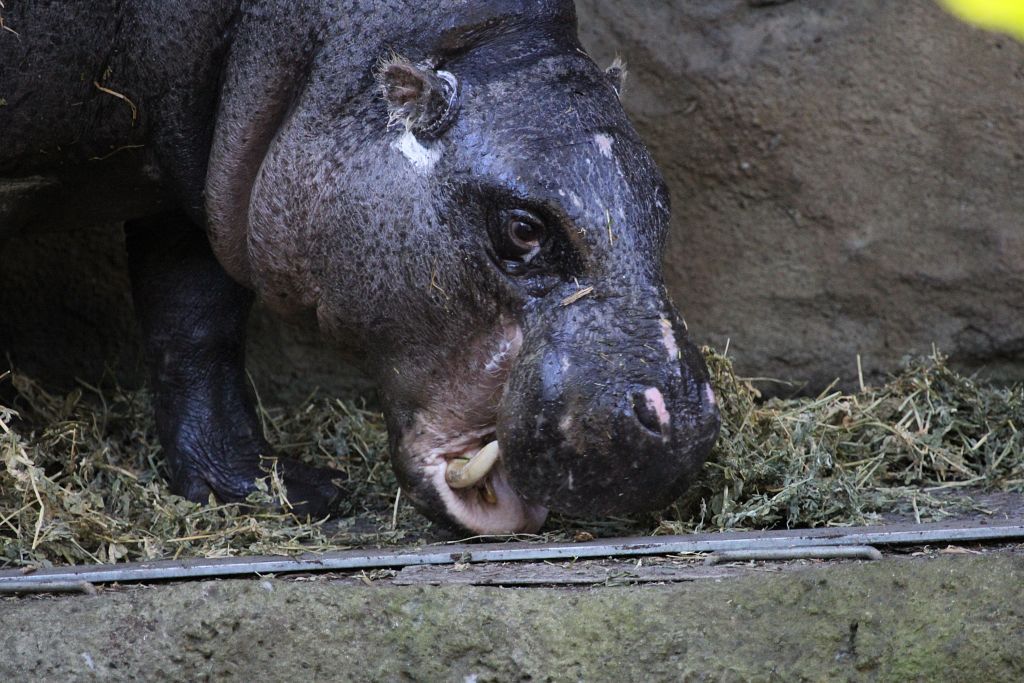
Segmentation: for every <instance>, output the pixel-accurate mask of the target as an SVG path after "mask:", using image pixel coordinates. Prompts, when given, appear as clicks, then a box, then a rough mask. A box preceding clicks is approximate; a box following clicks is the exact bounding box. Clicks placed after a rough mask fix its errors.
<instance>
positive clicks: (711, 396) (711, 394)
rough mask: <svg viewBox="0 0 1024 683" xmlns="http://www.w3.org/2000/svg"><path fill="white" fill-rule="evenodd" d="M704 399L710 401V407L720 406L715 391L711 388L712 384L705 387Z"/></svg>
mask: <svg viewBox="0 0 1024 683" xmlns="http://www.w3.org/2000/svg"><path fill="white" fill-rule="evenodd" d="M704 398H706V399H707V400H708V404H709V405H713V406H716V405H718V400H717V399H716V398H715V390H714V389H712V388H711V385H710V384H705V385H704Z"/></svg>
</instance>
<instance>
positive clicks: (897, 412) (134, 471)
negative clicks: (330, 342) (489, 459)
mask: <svg viewBox="0 0 1024 683" xmlns="http://www.w3.org/2000/svg"><path fill="white" fill-rule="evenodd" d="M707 358H708V363H709V366H710V368H711V372H712V375H713V378H714V384H715V386H716V388H717V391H718V396H719V400H720V403H721V407H722V412H723V418H724V420H723V427H722V436H721V439H720V440H719V444H718V446H717V447H716V448H715V451H714V454H713V456H712V458H711V461H710V462H709V463H708V465H707V466H706V467H705V469H704V472H703V474H702V476H701V479H700V481H699V482H698V483H697V485H695V486H694V487H693V489H692V490H691V491H690V492H689V493H687V495H686V496H685V497H684V498H683V499H681V500H680V501H678V502H677V503H676V504H675V505H673V506H672V507H671V508H670V509H669V510H667V511H665V512H663V513H661V514H660V515H641V516H638V517H636V518H633V519H619V518H613V519H604V520H577V519H572V518H569V517H565V516H555V517H553V518H552V520H551V521H550V522H549V524H548V527H547V528H548V529H549V531H548V532H547V533H546V534H544V535H543V536H542V537H541V538H544V539H545V540H555V539H564V538H585V537H588V536H589V535H613V534H616V535H617V534H654V533H680V532H687V531H694V530H709V529H751V528H766V527H778V526H790V527H797V526H822V525H848V524H857V523H866V522H872V521H877V520H878V519H879V518H880V516H881V515H883V514H885V513H894V512H899V513H904V514H912V515H913V516H914V517H915V518H917V519H920V520H929V519H936V518H941V517H942V516H943V515H945V514H948V511H949V510H950V509H951V508H952V507H953V506H954V505H962V499H960V500H951V499H950V498H949V497H948V496H943V495H941V494H942V492H943V490H945V489H953V488H959V487H971V489H972V490H974V489H989V490H1010V491H1024V435H1022V432H1021V428H1022V427H1024V386H1020V385H1018V386H1014V387H1006V388H1000V387H996V386H989V385H983V384H978V383H977V382H975V381H974V380H972V379H970V378H967V377H963V376H961V375H959V374H957V373H956V372H954V371H953V370H951V369H950V368H949V367H948V366H947V364H946V362H945V359H944V358H943V357H941V356H940V355H938V354H937V353H936V354H933V355H932V356H931V357H928V358H921V359H915V360H912V361H909V362H908V364H907V366H906V368H905V369H904V371H903V372H901V373H900V374H898V375H896V376H895V377H893V378H892V380H891V381H890V382H889V383H887V384H886V385H885V386H883V387H880V388H867V389H865V390H864V391H862V392H860V393H857V394H845V393H842V392H839V391H829V392H825V393H823V394H822V395H820V396H818V397H817V398H814V399H808V398H799V399H785V400H783V399H771V400H768V401H761V400H760V395H759V393H758V392H757V390H756V389H755V388H754V387H753V386H752V384H751V382H749V381H747V380H744V379H742V378H739V377H737V376H736V375H735V373H734V372H733V369H732V364H731V362H730V361H729V360H728V359H726V358H725V357H723V356H720V355H717V354H715V353H713V352H710V351H709V352H707ZM5 381H9V382H11V383H12V384H13V387H14V389H15V390H16V391H17V397H16V400H15V402H14V404H13V409H8V408H4V407H2V406H0V457H2V460H3V466H2V469H0V540H2V543H3V545H2V557H0V565H2V566H46V565H49V564H51V563H52V564H65V563H82V562H86V563H90V562H120V561H129V560H139V559H160V558H177V557H196V556H202V557H218V556H228V555H242V554H297V553H302V552H308V551H326V550H338V549H343V548H351V547H360V546H374V547H377V546H383V545H395V544H409V543H411V542H416V541H418V540H421V539H423V538H424V537H425V535H426V537H428V538H429V537H431V533H432V532H431V529H430V526H429V524H428V523H427V522H425V520H424V519H423V518H422V517H420V516H419V515H418V514H417V513H415V511H414V510H413V509H412V508H411V506H409V505H407V504H404V503H402V501H401V500H400V499H399V500H398V501H396V493H397V490H398V489H397V484H396V482H395V479H394V476H393V474H392V472H391V467H390V464H389V463H388V456H387V437H386V434H385V431H384V424H383V420H382V418H381V416H380V415H379V414H377V413H374V412H372V411H367V410H365V409H363V408H359V407H356V405H355V404H354V403H352V402H345V401H339V400H335V399H328V398H323V397H315V396H314V397H311V398H310V399H309V400H307V401H306V402H304V403H303V404H302V405H300V406H298V407H297V408H294V409H289V410H282V409H264V408H261V411H262V412H261V415H262V417H263V420H264V424H265V425H266V429H267V434H268V438H269V439H270V441H271V443H273V444H274V445H275V446H276V448H277V450H278V452H279V453H281V454H287V455H293V456H296V457H300V458H302V459H303V460H306V461H308V462H311V463H315V464H318V465H329V466H331V467H334V468H336V469H341V470H343V471H345V472H346V473H347V474H348V476H349V491H350V496H349V505H350V506H351V507H350V508H348V509H346V510H342V511H341V514H340V516H339V517H338V518H336V519H332V520H314V521H303V520H298V519H296V518H295V516H293V515H291V514H289V513H288V512H287V510H288V503H287V498H286V496H285V492H284V491H283V490H282V487H281V486H280V482H279V480H278V478H277V477H276V476H275V473H274V472H273V471H270V472H268V476H267V478H266V480H264V482H262V484H261V487H260V488H261V490H260V491H259V492H258V493H256V494H254V495H253V496H251V497H250V503H251V504H231V505H219V504H211V505H206V506H201V505H197V504H194V503H190V502H188V501H185V500H184V499H182V498H180V497H178V496H175V495H172V494H171V493H170V492H169V491H168V489H167V486H166V484H165V483H164V482H165V480H164V478H163V474H162V472H161V458H160V456H159V447H158V444H157V441H156V437H155V430H154V427H153V420H152V416H151V415H150V410H149V397H148V395H147V393H146V392H145V391H134V392H128V391H123V390H121V389H118V388H113V389H110V390H105V391H100V390H98V389H95V388H92V387H86V386H84V385H83V388H82V389H79V390H75V391H73V392H71V393H69V394H67V395H64V396H55V395H52V394H50V393H47V392H46V391H44V390H43V389H42V388H41V387H39V386H38V385H37V384H35V383H33V382H32V381H31V380H30V379H28V378H26V377H24V376H21V375H18V374H13V375H10V376H8V377H7V378H6V380H5ZM434 537H436V533H434Z"/></svg>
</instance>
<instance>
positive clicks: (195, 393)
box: [125, 214, 344, 517]
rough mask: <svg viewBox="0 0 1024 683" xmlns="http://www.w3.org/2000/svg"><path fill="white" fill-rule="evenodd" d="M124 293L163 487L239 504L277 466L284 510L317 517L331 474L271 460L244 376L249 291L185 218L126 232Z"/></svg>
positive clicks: (140, 224) (330, 492)
mask: <svg viewBox="0 0 1024 683" xmlns="http://www.w3.org/2000/svg"><path fill="white" fill-rule="evenodd" d="M125 232H126V237H127V245H128V257H129V264H130V272H131V280H132V295H133V299H134V302H135V311H136V315H137V316H138V318H139V322H140V324H141V327H142V333H143V338H144V340H143V341H144V348H145V354H146V362H147V365H148V367H149V373H150V381H151V384H152V388H153V393H154V409H155V412H156V425H157V433H158V435H159V438H160V443H161V445H162V446H163V449H164V454H165V456H166V458H167V464H168V468H169V471H170V480H171V481H170V483H171V489H172V490H173V491H174V492H175V493H178V494H180V495H182V496H185V497H186V498H188V499H189V500H193V501H196V502H206V501H207V500H208V499H209V495H210V494H211V493H213V494H214V495H215V496H216V497H217V498H218V499H219V500H221V501H241V500H244V499H245V497H246V496H247V495H248V494H249V493H251V492H252V491H253V490H255V483H254V482H255V480H256V479H258V478H260V477H266V476H267V474H268V471H269V469H270V467H271V466H273V464H274V463H275V462H276V466H277V468H278V471H279V472H280V473H281V475H282V477H283V480H284V483H285V487H286V489H287V495H288V500H289V502H290V503H291V504H292V506H293V511H294V512H296V513H297V514H300V515H307V514H308V515H311V516H313V517H319V516H322V515H324V514H326V513H327V511H328V509H329V508H330V506H331V503H332V502H333V501H334V500H335V499H337V498H338V496H339V494H340V490H339V489H338V487H337V486H335V485H334V484H333V483H332V479H341V478H344V474H343V473H341V472H338V471H335V470H330V469H324V468H316V467H310V466H308V465H305V464H303V463H301V462H299V461H298V460H294V459H292V458H286V457H283V456H274V455H273V452H272V451H271V449H270V446H269V445H268V444H267V442H266V440H265V439H264V438H263V433H262V430H261V428H260V423H259V420H258V419H257V416H256V410H255V402H254V401H253V397H252V391H251V389H250V387H249V384H248V382H247V379H246V375H245V325H246V320H247V318H248V315H249V308H250V306H251V304H252V299H253V296H252V294H251V293H250V292H249V291H248V290H246V289H244V288H242V287H241V286H239V285H238V284H236V283H235V282H234V281H232V280H231V279H229V278H228V276H227V274H226V273H225V272H224V270H223V269H222V268H221V267H220V264H218V263H217V261H216V259H215V258H214V256H213V253H212V252H211V250H210V246H209V242H208V241H207V238H206V235H205V234H204V233H203V232H202V231H201V230H199V229H198V228H196V227H195V226H194V224H192V223H191V222H190V221H189V220H188V219H187V218H186V217H185V216H183V215H180V214H164V215H161V216H156V217H151V218H147V219H144V220H139V221H133V222H130V223H128V224H126V226H125Z"/></svg>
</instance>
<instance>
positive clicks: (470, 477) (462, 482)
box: [444, 441, 501, 489]
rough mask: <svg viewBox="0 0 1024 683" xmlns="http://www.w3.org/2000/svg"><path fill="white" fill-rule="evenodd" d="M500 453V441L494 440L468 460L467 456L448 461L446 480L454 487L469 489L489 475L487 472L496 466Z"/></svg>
mask: <svg viewBox="0 0 1024 683" xmlns="http://www.w3.org/2000/svg"><path fill="white" fill-rule="evenodd" d="M499 455H501V450H500V449H499V447H498V442H497V441H492V442H490V443H489V444H487V445H486V446H484V447H483V448H481V449H480V450H479V451H477V452H476V455H474V456H473V457H472V458H469V459H468V460H467V459H465V458H455V459H453V460H451V461H450V462H449V463H448V469H447V470H445V473H444V480H445V481H446V482H448V485H449V486H451V487H452V488H453V489H468V488H469V487H470V486H473V485H475V484H477V483H478V482H479V481H480V480H481V479H483V478H484V477H486V476H487V473H488V472H490V471H491V468H492V467H494V463H496V462H498V456H499Z"/></svg>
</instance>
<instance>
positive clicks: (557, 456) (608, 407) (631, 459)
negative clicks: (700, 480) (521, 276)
mask: <svg viewBox="0 0 1024 683" xmlns="http://www.w3.org/2000/svg"><path fill="white" fill-rule="evenodd" d="M579 303H580V304H583V305H579V304H577V306H578V308H577V309H576V310H563V311H556V312H555V313H554V314H553V315H548V316H546V317H543V319H542V320H540V321H538V323H537V324H536V325H534V326H532V327H530V328H529V329H527V331H526V335H525V338H524V345H523V352H522V353H521V355H520V357H519V361H518V363H517V364H516V367H515V368H514V370H513V372H512V376H511V377H510V380H509V386H508V387H507V391H506V392H505V394H504V397H503V399H502V404H501V409H500V410H499V421H498V425H497V438H498V441H499V442H500V443H501V444H502V450H503V452H504V460H505V466H506V467H507V469H508V472H509V477H510V483H511V485H512V487H513V488H514V489H515V490H516V492H517V493H518V494H519V495H520V496H522V497H523V498H524V499H525V500H528V501H530V502H531V503H535V504H538V505H543V506H545V507H548V508H551V509H553V510H556V511H564V512H570V513H572V514H582V515H606V514H621V513H632V512H639V511H644V510H653V509H658V508H660V507H664V506H666V505H668V504H669V503H670V502H671V501H672V500H673V499H674V498H675V497H677V496H678V495H680V494H681V493H682V492H683V490H685V489H686V487H687V486H688V485H689V484H690V483H691V482H692V480H693V478H694V475H695V474H696V473H697V471H698V470H699V469H700V467H701V465H702V464H703V463H704V461H705V459H706V458H707V456H708V453H709V452H710V450H711V447H712V445H713V444H714V441H715V439H716V438H717V436H718V430H719V425H720V416H719V411H718V407H717V404H716V401H715V397H714V392H713V390H712V388H711V385H710V382H709V379H708V373H707V368H706V365H705V363H704V360H703V358H702V357H701V355H700V352H699V351H698V350H697V348H696V347H695V346H694V345H693V344H692V343H691V342H690V341H689V340H688V339H687V337H686V332H685V329H684V328H683V326H682V325H681V324H680V323H679V320H678V316H677V315H676V314H675V312H674V311H673V310H672V309H671V307H670V306H668V305H667V304H665V303H664V301H662V300H657V299H656V300H654V301H623V300H616V299H611V300H606V301H600V300H597V299H595V300H594V301H591V302H587V303H584V302H579ZM613 320H617V321H618V323H616V324H613V323H612V321H613Z"/></svg>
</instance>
